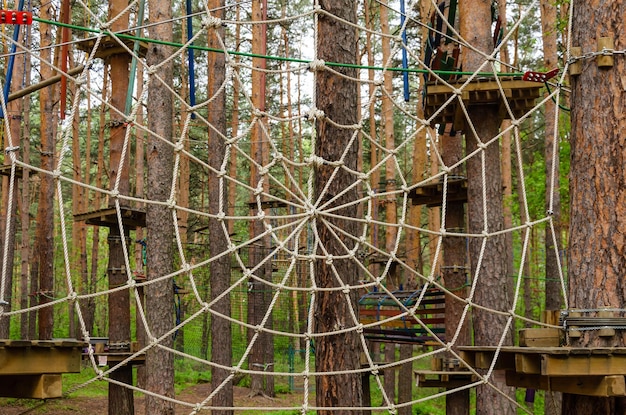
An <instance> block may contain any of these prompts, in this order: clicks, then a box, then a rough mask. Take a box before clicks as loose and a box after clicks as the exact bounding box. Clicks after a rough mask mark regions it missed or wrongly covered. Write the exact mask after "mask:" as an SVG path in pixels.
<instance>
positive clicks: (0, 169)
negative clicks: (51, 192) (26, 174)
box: [0, 164, 38, 179]
mask: <svg viewBox="0 0 626 415" xmlns="http://www.w3.org/2000/svg"><path fill="white" fill-rule="evenodd" d="M23 171H24V169H23V168H22V166H15V177H17V178H18V179H21V178H22V176H23V174H22V172H23ZM37 173H38V172H37V171H36V170H31V171H30V175H31V176H32V175H35V174H37ZM0 175H1V176H11V165H10V164H1V165H0Z"/></svg>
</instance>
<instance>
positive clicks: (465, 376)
mask: <svg viewBox="0 0 626 415" xmlns="http://www.w3.org/2000/svg"><path fill="white" fill-rule="evenodd" d="M413 373H414V375H415V384H416V386H417V387H422V388H458V387H460V386H465V385H469V384H470V383H474V382H476V381H477V380H478V377H477V376H476V375H474V374H473V373H472V372H470V371H454V372H448V371H445V370H444V371H433V370H415V371H413Z"/></svg>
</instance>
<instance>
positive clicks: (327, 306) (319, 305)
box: [313, 0, 362, 415]
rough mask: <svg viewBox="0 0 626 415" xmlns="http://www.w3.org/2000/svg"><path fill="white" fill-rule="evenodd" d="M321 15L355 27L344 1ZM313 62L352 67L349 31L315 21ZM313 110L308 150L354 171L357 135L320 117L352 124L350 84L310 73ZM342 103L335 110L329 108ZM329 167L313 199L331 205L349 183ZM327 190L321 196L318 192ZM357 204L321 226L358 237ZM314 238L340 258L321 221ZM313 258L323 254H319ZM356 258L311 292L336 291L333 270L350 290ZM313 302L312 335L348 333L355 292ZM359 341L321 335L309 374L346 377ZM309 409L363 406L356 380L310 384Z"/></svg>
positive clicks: (320, 171)
mask: <svg viewBox="0 0 626 415" xmlns="http://www.w3.org/2000/svg"><path fill="white" fill-rule="evenodd" d="M321 6H322V8H323V9H324V10H325V11H327V12H328V13H330V14H331V15H334V16H337V17H339V18H341V19H343V20H345V21H347V22H352V23H354V22H356V10H355V9H356V8H355V4H354V2H353V1H351V0H336V1H334V2H321ZM318 34H319V37H318V39H317V51H318V56H317V58H319V59H322V60H324V61H326V62H345V63H350V64H352V63H355V61H356V42H357V39H356V31H355V30H354V28H353V27H352V26H350V25H348V24H346V23H343V22H341V21H339V20H337V19H335V18H334V17H330V16H327V15H326V14H320V15H319V17H318ZM336 70H337V71H340V72H342V73H343V74H344V75H346V76H349V77H356V75H357V73H356V70H355V69H353V68H336ZM316 87H317V88H316V101H315V102H316V105H317V108H318V109H319V110H321V111H323V112H324V114H325V118H324V119H318V120H317V121H316V126H317V137H316V142H315V151H316V154H317V155H318V156H319V157H322V158H323V159H325V160H329V161H331V162H334V161H337V160H340V159H341V158H342V156H343V155H344V154H345V158H344V159H343V162H344V164H345V165H346V167H348V168H349V169H353V170H354V169H356V166H357V157H358V154H357V149H358V146H357V144H356V140H355V141H353V142H352V144H351V145H350V139H351V137H352V135H353V134H356V132H354V131H352V130H349V129H342V128H337V127H335V126H334V125H332V124H331V123H329V122H328V121H326V118H329V119H331V120H333V122H334V123H338V124H340V125H352V124H354V123H356V121H357V119H356V117H357V108H356V102H357V94H358V90H357V85H356V83H355V82H353V81H351V80H347V79H345V78H341V77H339V76H337V75H334V74H332V73H330V72H329V71H319V72H317V79H316ZM337 102H341V103H342V105H336V103H337ZM334 170H335V169H334V168H333V167H332V166H330V165H325V164H323V165H317V166H316V167H315V199H316V200H317V199H320V198H321V203H324V202H327V201H330V200H331V199H333V198H335V195H338V194H339V193H341V192H343V191H345V189H346V188H347V187H348V185H349V184H350V183H351V182H352V181H354V180H356V178H355V177H352V176H351V175H350V174H348V173H347V172H346V171H345V170H343V169H339V170H338V171H337V172H336V173H337V174H336V175H335V176H334V177H333V178H332V182H331V183H329V181H330V180H331V175H332V174H333V172H334ZM327 184H328V188H326V190H325V192H324V193H322V189H324V188H325V186H326V185H327ZM357 197H358V195H357V192H356V189H354V188H353V190H351V191H347V192H345V193H343V195H342V196H341V197H337V200H334V201H333V202H331V204H330V206H329V207H332V206H336V205H340V206H341V205H344V204H346V205H347V204H348V203H349V202H350V201H353V200H356V198H357ZM357 210H358V207H357V206H356V205H348V206H347V207H344V208H342V209H339V210H336V211H334V212H333V213H334V214H335V215H340V216H341V217H343V218H337V217H326V218H324V219H325V220H327V221H329V222H331V223H333V224H334V226H337V227H338V228H340V229H342V230H343V231H344V232H347V233H349V234H352V235H356V233H357V225H356V222H354V221H352V220H350V219H349V218H350V217H354V216H355V215H356V213H357ZM316 225H317V228H318V235H319V243H320V244H321V245H323V246H324V248H325V250H326V251H327V252H329V253H330V254H335V255H337V254H339V255H344V254H346V252H344V249H343V247H342V246H341V244H340V243H339V242H338V241H337V238H336V236H335V235H333V234H332V233H331V232H330V230H329V229H328V227H327V225H324V224H323V223H322V222H321V220H319V221H316ZM340 238H341V239H342V242H343V243H345V244H346V245H347V246H348V247H351V246H353V245H354V241H353V240H351V239H349V238H347V237H345V236H340ZM318 254H320V255H321V254H322V252H321V251H320V249H319V248H318ZM354 261H355V259H338V258H335V259H333V261H332V264H330V263H329V262H328V261H325V260H323V259H321V260H319V261H317V262H316V264H315V272H316V275H315V279H316V283H317V285H318V287H323V288H330V287H335V288H338V285H337V284H338V281H337V280H336V278H335V274H334V271H333V268H334V269H335V270H336V272H337V275H340V276H341V278H342V282H343V283H344V284H348V285H350V286H354V285H356V284H357V281H356V278H357V277H356V276H357V272H356V269H357V266H356V264H355V262H354ZM313 300H314V301H315V304H314V305H315V332H316V333H327V332H329V331H335V330H337V329H339V328H344V327H345V328H350V327H354V325H355V322H354V321H353V320H352V318H351V314H350V308H352V309H356V308H357V301H356V300H357V299H356V292H355V291H354V290H351V291H350V293H349V294H345V293H343V292H342V291H341V290H337V291H318V292H317V293H316V294H315V297H314V299H313ZM358 350H359V341H358V334H357V333H356V331H349V332H346V333H341V334H335V335H330V336H328V335H327V336H322V337H319V338H317V340H316V344H315V369H316V371H317V372H329V371H336V370H341V371H350V370H355V369H358V368H359V353H357V351H358ZM316 402H317V405H318V406H321V407H325V408H333V407H352V408H358V407H360V406H361V405H362V388H361V374H360V373H348V374H342V375H320V376H317V377H316ZM360 413H361V411H359V410H357V409H355V410H354V411H343V410H332V409H326V410H320V411H318V414H320V415H331V414H333V415H343V414H346V415H347V414H360Z"/></svg>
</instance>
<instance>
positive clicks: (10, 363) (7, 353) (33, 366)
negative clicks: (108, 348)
mask: <svg viewBox="0 0 626 415" xmlns="http://www.w3.org/2000/svg"><path fill="white" fill-rule="evenodd" d="M85 346H86V344H85V343H83V342H79V341H58V342H56V341H37V340H33V341H11V340H3V341H0V375H41V374H55V373H78V372H80V361H81V354H82V349H83V347H85Z"/></svg>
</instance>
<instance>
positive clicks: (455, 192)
mask: <svg viewBox="0 0 626 415" xmlns="http://www.w3.org/2000/svg"><path fill="white" fill-rule="evenodd" d="M447 186H448V187H447V194H446V200H447V201H448V202H462V203H465V202H467V179H466V178H465V177H463V176H453V177H450V178H449V179H448V184H447ZM443 190H444V183H443V180H437V181H435V182H432V183H426V184H424V185H422V186H419V187H416V188H415V189H412V190H411V191H410V192H409V199H411V202H412V203H413V205H414V206H417V205H426V206H427V207H435V206H441V204H442V203H443Z"/></svg>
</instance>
